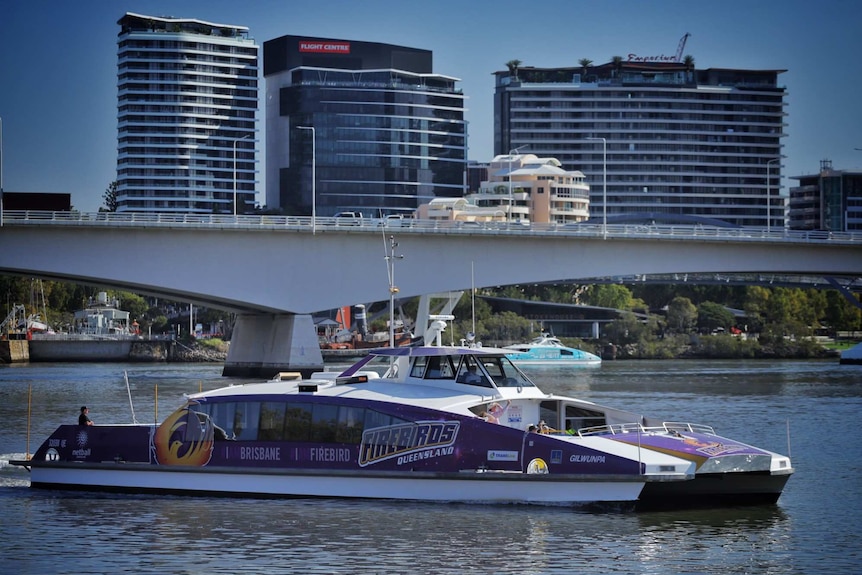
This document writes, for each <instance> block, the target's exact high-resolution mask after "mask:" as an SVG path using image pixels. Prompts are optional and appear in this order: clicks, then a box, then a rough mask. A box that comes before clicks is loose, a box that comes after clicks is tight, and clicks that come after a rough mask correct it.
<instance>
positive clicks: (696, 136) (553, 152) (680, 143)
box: [494, 57, 785, 228]
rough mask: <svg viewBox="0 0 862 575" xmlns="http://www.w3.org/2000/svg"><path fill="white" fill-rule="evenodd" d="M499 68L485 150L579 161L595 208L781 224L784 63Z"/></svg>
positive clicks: (610, 216)
mask: <svg viewBox="0 0 862 575" xmlns="http://www.w3.org/2000/svg"><path fill="white" fill-rule="evenodd" d="M515 63H517V61H513V63H512V65H511V67H510V69H509V70H506V71H498V72H496V73H495V76H496V91H495V96H494V114H495V122H494V126H495V128H494V149H495V153H496V154H498V155H499V154H507V153H510V152H512V151H514V150H518V151H520V152H522V153H532V154H537V155H541V156H549V157H554V158H557V159H558V160H559V161H560V162H561V163H562V164H563V165H566V166H571V167H572V168H574V169H577V170H580V171H582V172H583V173H584V174H585V175H586V177H587V180H588V182H589V184H590V188H591V194H590V206H591V211H592V213H593V217H595V214H596V213H602V209H603V195H605V194H604V192H605V190H604V189H603V179H604V177H605V176H606V178H607V190H606V195H607V206H606V209H607V217H608V221H613V217H614V216H621V215H625V216H628V217H631V216H633V215H638V214H641V215H644V216H645V217H649V215H650V214H652V213H655V214H661V215H663V216H674V215H689V216H702V217H706V218H712V219H719V220H724V221H726V222H728V223H731V224H736V225H742V226H760V227H765V228H767V227H770V226H771V227H775V228H780V227H782V226H783V225H784V211H785V206H784V202H783V200H782V198H781V196H780V181H781V177H780V176H781V160H780V158H781V149H782V144H781V138H782V137H783V136H784V128H785V111H784V106H785V101H784V98H785V88H784V87H783V86H779V85H778V83H777V80H778V75H779V74H780V73H781V72H783V70H737V69H719V68H711V69H704V70H697V69H695V68H694V62H693V59H691V58H689V57H686V59H685V60H684V61H671V62H666V61H661V62H650V61H646V62H644V61H639V62H628V61H623V60H622V58H615V59H614V61H613V62H610V63H607V64H603V65H599V66H592V65H589V64H588V65H586V66H578V67H571V68H534V67H521V66H515V65H514V64H515Z"/></svg>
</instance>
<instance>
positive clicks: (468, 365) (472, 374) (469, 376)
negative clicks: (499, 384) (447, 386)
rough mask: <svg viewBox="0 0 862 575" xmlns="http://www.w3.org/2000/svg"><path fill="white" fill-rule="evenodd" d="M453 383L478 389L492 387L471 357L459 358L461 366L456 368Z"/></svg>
mask: <svg viewBox="0 0 862 575" xmlns="http://www.w3.org/2000/svg"><path fill="white" fill-rule="evenodd" d="M455 381H457V382H458V383H466V384H469V385H477V386H480V387H493V386H492V385H491V382H490V381H488V378H487V377H485V374H484V373H482V370H480V369H479V366H478V362H477V361H476V358H475V357H473V356H472V355H464V356H462V357H461V366H460V367H459V368H458V377H457V378H456V380H455Z"/></svg>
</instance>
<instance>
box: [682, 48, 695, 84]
mask: <svg viewBox="0 0 862 575" xmlns="http://www.w3.org/2000/svg"><path fill="white" fill-rule="evenodd" d="M682 63H683V64H685V69H686V73H685V79H686V80H687V81H691V80H692V79H693V73H694V56H692V55H690V54H687V55H686V57H685V58H683V59H682Z"/></svg>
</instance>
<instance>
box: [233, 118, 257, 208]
mask: <svg viewBox="0 0 862 575" xmlns="http://www.w3.org/2000/svg"><path fill="white" fill-rule="evenodd" d="M252 135H253V134H246V135H245V136H243V137H242V138H235V139H234V141H233V215H234V217H236V203H237V202H236V145H237V143H238V142H239V141H240V140H245V139H246V138H248V137H250V136H252Z"/></svg>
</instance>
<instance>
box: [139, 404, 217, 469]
mask: <svg viewBox="0 0 862 575" xmlns="http://www.w3.org/2000/svg"><path fill="white" fill-rule="evenodd" d="M214 432H215V430H214V428H213V424H212V421H211V420H210V419H209V418H207V419H206V423H205V424H204V425H202V424H201V421H200V420H199V419H198V416H197V414H195V413H194V412H191V411H189V410H188V408H186V407H183V408H181V409H178V410H176V411H175V412H173V413H172V414H171V415H170V416H168V418H167V419H165V420H164V421H163V422H162V424H161V425H159V427H158V429H156V433H155V434H153V435H152V436H151V439H150V441H152V446H151V447H152V448H154V451H155V454H156V462H157V463H160V464H161V465H195V466H199V467H200V466H204V465H206V464H207V463H209V460H210V457H212V451H213V437H214ZM152 451H153V449H151V452H152Z"/></svg>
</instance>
